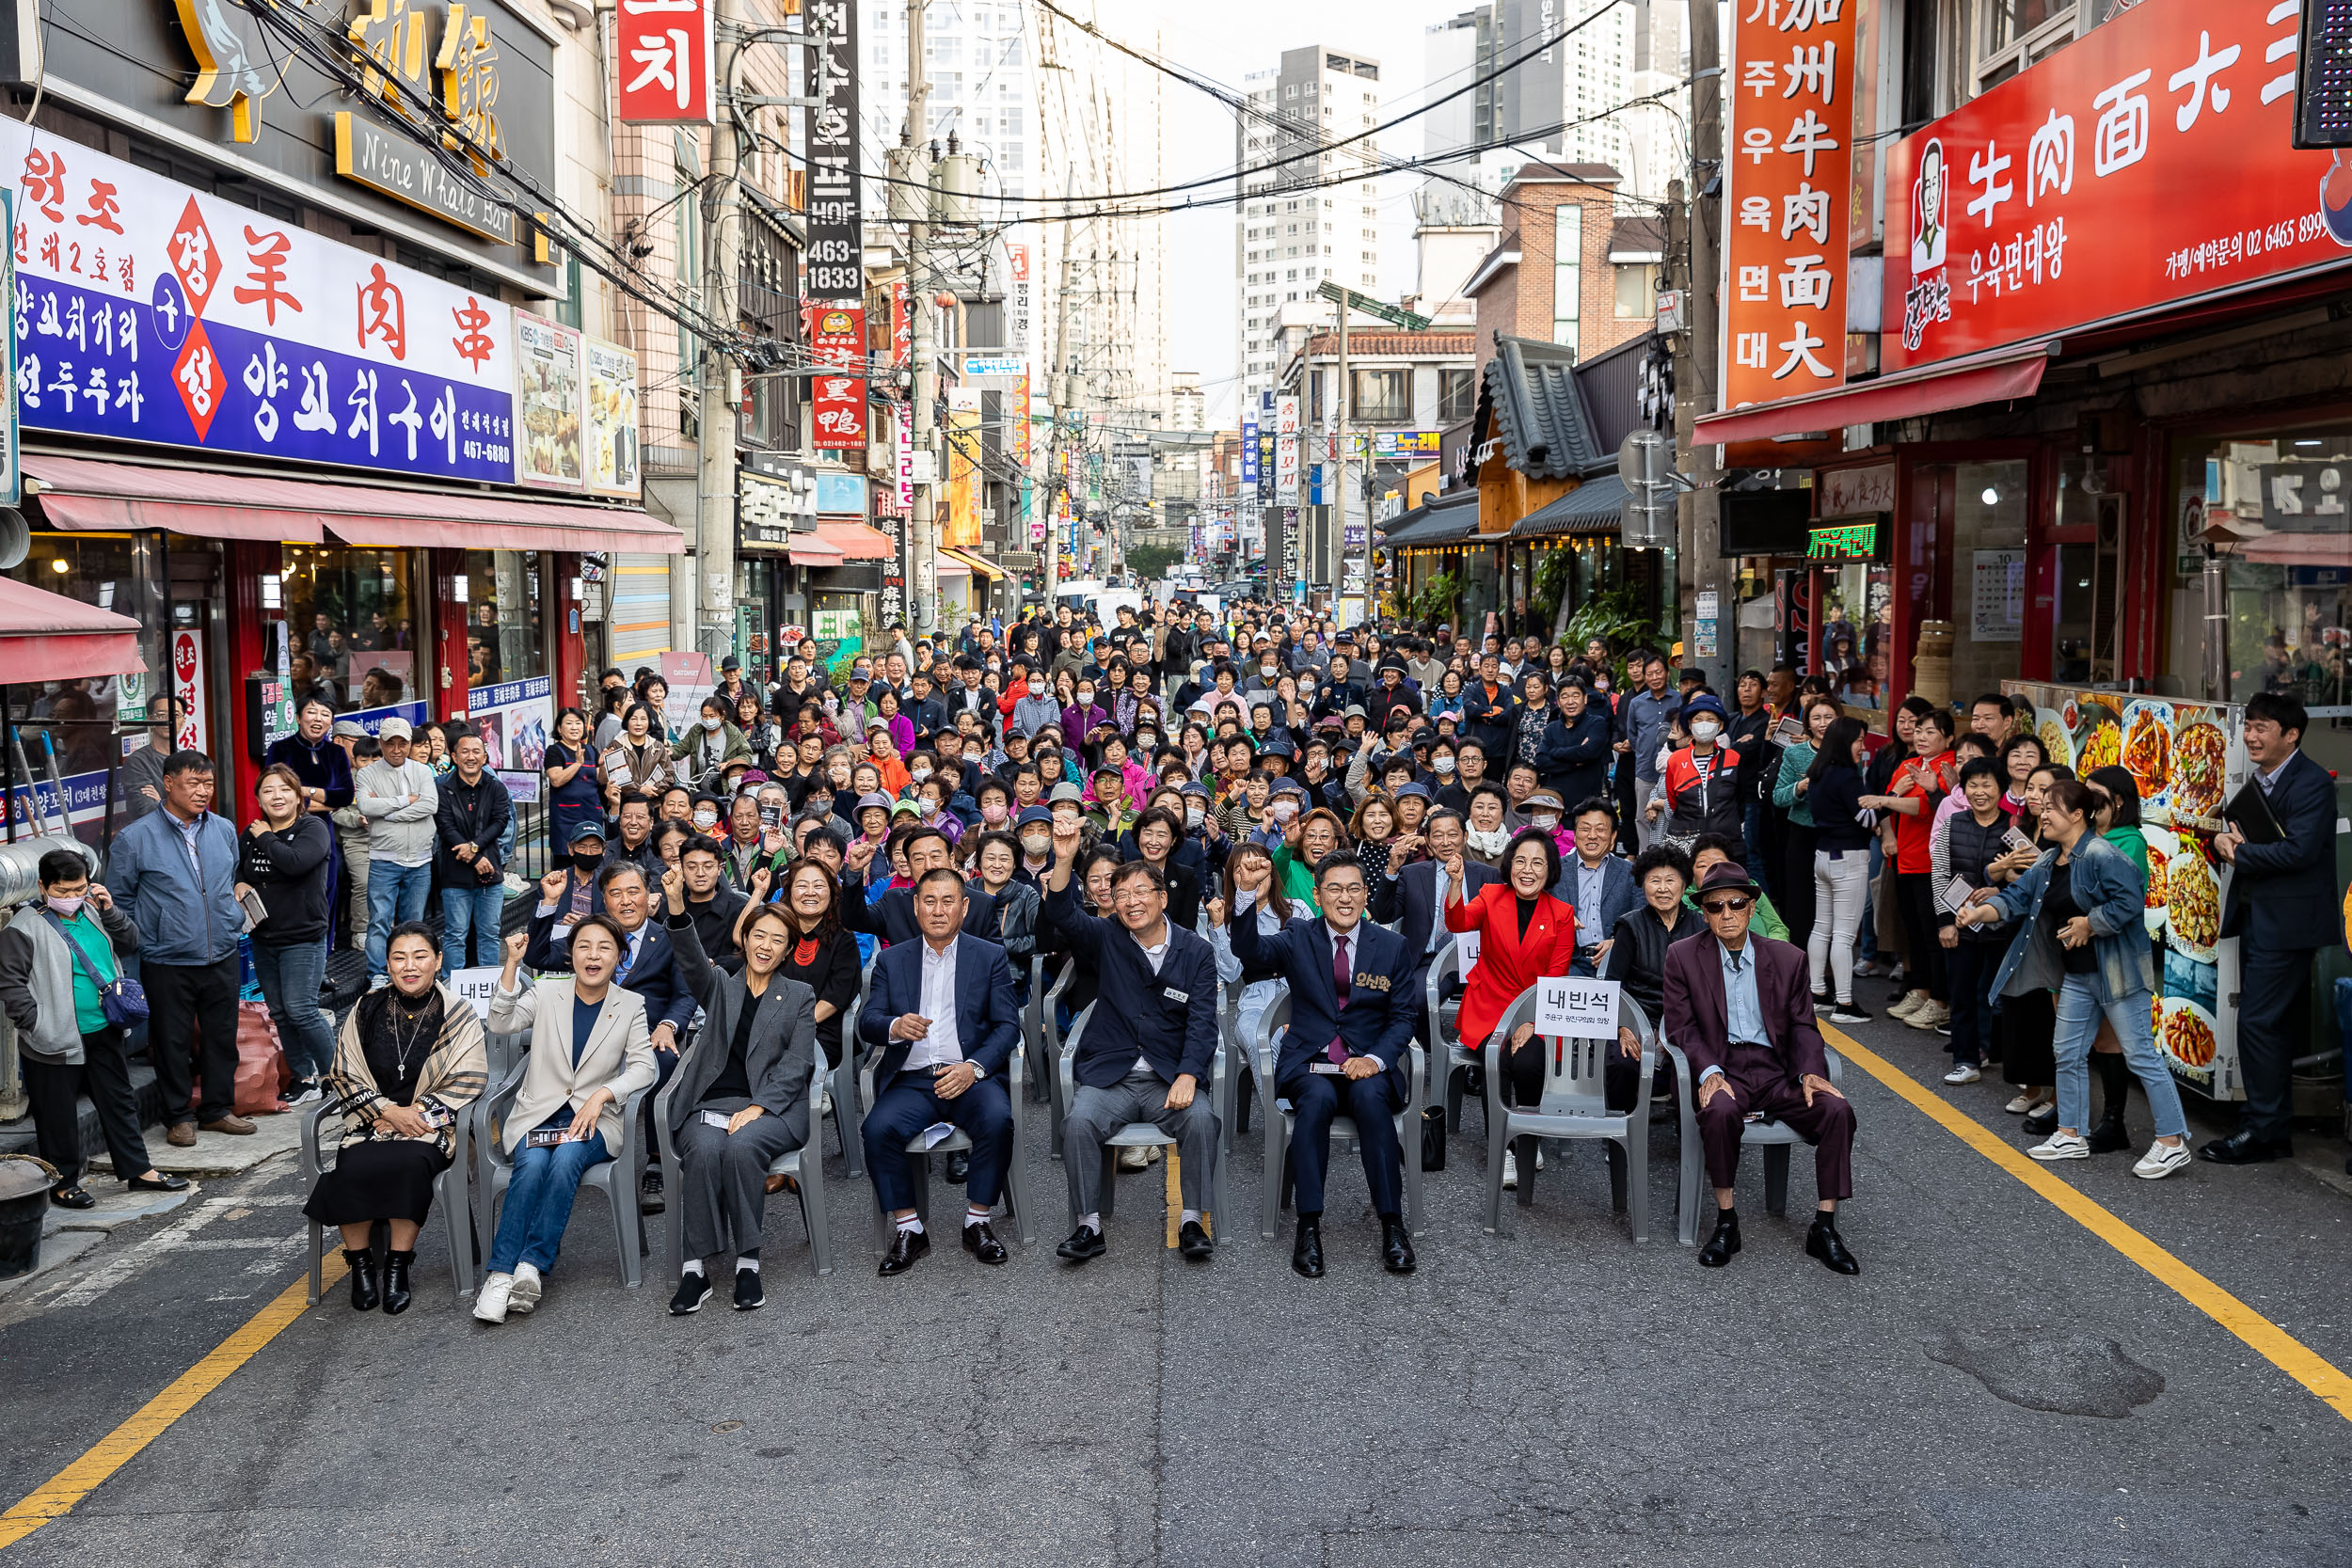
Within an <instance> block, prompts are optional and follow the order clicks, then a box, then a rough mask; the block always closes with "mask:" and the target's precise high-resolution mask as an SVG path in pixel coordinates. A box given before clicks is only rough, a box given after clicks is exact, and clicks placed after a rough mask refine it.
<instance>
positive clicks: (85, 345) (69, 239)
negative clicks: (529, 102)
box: [0, 120, 515, 484]
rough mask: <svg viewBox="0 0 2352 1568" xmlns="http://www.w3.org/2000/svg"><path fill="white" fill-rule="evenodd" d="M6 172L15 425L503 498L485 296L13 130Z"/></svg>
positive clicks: (26, 130) (495, 339) (503, 332)
mask: <svg viewBox="0 0 2352 1568" xmlns="http://www.w3.org/2000/svg"><path fill="white" fill-rule="evenodd" d="M0 167H5V168H6V170H7V171H8V177H9V178H10V180H11V181H12V182H13V184H14V189H15V220H16V221H15V225H14V229H13V231H12V233H11V234H10V236H9V240H10V245H11V247H12V249H13V252H14V255H15V261H16V287H15V293H14V298H13V300H12V301H11V305H12V308H13V312H14V324H13V325H14V331H15V335H16V353H17V376H16V396H17V410H18V417H19V420H20V421H21V422H22V424H23V425H24V428H25V429H27V430H44V431H53V432H56V433H57V434H60V435H69V436H103V437H106V438H108V439H113V440H121V441H142V442H148V443H151V444H154V445H160V446H168V447H181V448H198V449H202V450H204V451H220V452H237V453H242V454H244V455H247V456H254V457H278V458H289V459H294V460H296V461H300V462H308V463H320V464H332V465H335V466H338V467H351V468H368V469H375V470H378V471H381V472H386V473H396V474H411V475H420V476H424V477H430V478H437V479H460V480H478V481H486V482H489V483H501V484H506V483H514V480H515V439H514V436H515V432H514V383H515V371H514V347H513V342H512V318H511V312H510V311H509V310H508V309H507V307H505V306H504V305H501V303H499V301H498V300H497V299H495V298H493V297H489V296H486V295H483V294H479V293H473V292H471V291H469V290H467V289H464V288H460V287H457V286H455V285H453V284H449V283H444V282H441V281H440V280H438V279H437V278H431V277H425V276H424V275H423V274H421V273H418V272H412V271H410V270H408V269H407V268H405V267H402V266H399V265H397V264H395V263H393V262H390V261H384V260H382V259H381V258H378V257H376V256H373V255H370V254H369V253H367V252H365V251H361V250H358V249H357V248H355V247H353V246H350V245H341V244H338V243H336V242H335V241H332V240H328V239H325V238H322V237H321V236H318V235H315V234H311V233H309V232H307V231H305V230H303V229H302V227H301V226H300V225H298V224H294V223H287V222H283V221H281V220H279V219H278V218H273V217H268V216H265V215H263V214H260V213H257V212H254V211H252V210H251V209H249V208H245V207H239V206H235V205H233V204H232V203H230V202H227V201H224V200H221V199H219V198H216V197H213V196H210V195H203V194H199V193H198V192H196V191H193V190H191V189H190V188H189V187H187V186H185V185H182V184H179V183H177V182H173V181H170V180H167V179H164V178H162V177H160V176H158V175H153V174H150V173H148V172H147V171H146V170H144V169H139V168H135V167H133V166H131V165H129V164H126V163H122V162H119V160H116V159H113V158H109V157H107V156H105V155H104V154H103V153H100V152H94V151H92V150H89V149H88V148H86V147H84V146H82V145H81V144H80V143H78V142H72V141H67V140H65V139H63V138H61V137H59V136H57V135H55V134H54V133H47V132H41V133H36V132H35V131H34V130H33V129H32V128H31V127H30V126H27V125H24V124H21V123H19V122H16V121H13V120H0Z"/></svg>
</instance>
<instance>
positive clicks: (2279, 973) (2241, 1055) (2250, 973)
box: [2237, 942, 2312, 1139]
mask: <svg viewBox="0 0 2352 1568" xmlns="http://www.w3.org/2000/svg"><path fill="white" fill-rule="evenodd" d="M2242 945H2243V948H2244V953H2245V960H2244V966H2243V968H2242V970H2241V971H2240V974H2239V982H2238V1012H2237V1053H2238V1067H2239V1069H2240V1070H2241V1071H2243V1072H2244V1073H2245V1075H2246V1119H2245V1121H2244V1123H2243V1126H2244V1129H2245V1131H2247V1132H2251V1133H2253V1134H2254V1136H2256V1137H2258V1138H2271V1139H2279V1138H2284V1137H2285V1136H2286V1135H2287V1122H2288V1117H2289V1116H2290V1115H2291V1107H2292V1105H2293V1101H2294V1077H2295V1070H2294V1064H2295V1058H2296V1057H2297V1056H2299V1055H2301V1054H2302V1048H2301V1045H2300V1044H2299V1043H2298V1042H2301V1041H2305V1040H2308V1039H2310V1038H2311V1030H2310V1029H2309V1028H2296V1027H2295V1026H2294V1024H2295V1022H2296V1020H2298V1019H2308V1018H2309V1016H2310V1009H2309V1008H2308V1007H2307V1006H2305V1005H2304V1004H2305V1003H2306V1001H2307V1000H2308V998H2309V996H2310V993H2311V989H2312V950H2311V949H2310V948H2308V947H2290V948H2283V949H2282V948H2276V947H2271V948H2265V947H2260V946H2257V945H2256V944H2255V943H2253V942H2246V943H2244V944H2242Z"/></svg>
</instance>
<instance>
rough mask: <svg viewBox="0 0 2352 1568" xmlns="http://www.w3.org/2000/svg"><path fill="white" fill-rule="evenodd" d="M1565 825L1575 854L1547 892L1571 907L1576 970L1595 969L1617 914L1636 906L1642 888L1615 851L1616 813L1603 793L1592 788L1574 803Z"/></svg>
mask: <svg viewBox="0 0 2352 1568" xmlns="http://www.w3.org/2000/svg"><path fill="white" fill-rule="evenodd" d="M1568 820H1569V825H1570V826H1571V827H1572V828H1574V829H1575V831H1576V854H1575V855H1574V857H1572V858H1571V859H1569V860H1567V861H1565V862H1563V863H1561V866H1560V880H1559V881H1557V882H1556V883H1554V884H1553V885H1552V889H1551V895H1552V896H1553V897H1555V898H1557V899H1559V900H1561V901H1562V902H1563V903H1565V904H1570V905H1573V906H1574V907H1575V909H1576V962H1575V963H1574V964H1573V965H1571V966H1570V967H1571V968H1572V970H1573V971H1574V972H1575V973H1576V974H1598V973H1599V972H1600V961H1601V960H1602V959H1603V958H1607V957H1608V956H1609V952H1608V949H1609V943H1610V942H1612V941H1613V940H1614V939H1613V938H1612V937H1611V936H1610V934H1609V933H1610V932H1612V931H1613V930H1615V929H1616V928H1617V920H1618V917H1619V916H1621V915H1623V914H1625V913H1626V912H1627V911H1630V910H1635V909H1639V908H1640V907H1641V903H1642V890H1641V889H1640V888H1638V887H1635V886H1634V885H1633V867H1632V866H1631V865H1629V864H1628V863H1627V862H1626V858H1625V857H1624V856H1623V855H1620V854H1618V853H1617V816H1616V813H1615V812H1614V811H1613V810H1611V809H1610V805H1609V800H1608V798H1607V797H1606V796H1603V795H1601V794H1598V793H1597V792H1596V793H1595V794H1592V795H1590V796H1587V797H1586V798H1585V799H1584V800H1582V801H1581V802H1580V803H1579V804H1578V805H1577V806H1576V807H1575V808H1574V812H1573V814H1572V815H1571V816H1570V817H1569V819H1568Z"/></svg>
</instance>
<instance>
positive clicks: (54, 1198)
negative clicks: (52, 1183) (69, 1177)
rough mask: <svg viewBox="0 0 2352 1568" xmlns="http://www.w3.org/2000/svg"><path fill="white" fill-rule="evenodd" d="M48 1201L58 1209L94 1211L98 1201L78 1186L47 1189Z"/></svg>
mask: <svg viewBox="0 0 2352 1568" xmlns="http://www.w3.org/2000/svg"><path fill="white" fill-rule="evenodd" d="M49 1201H50V1202H52V1203H54V1204H56V1206H57V1207H58V1208H60V1209H95V1208H97V1207H98V1200H97V1199H96V1198H94V1197H92V1196H89V1194H88V1193H87V1192H85V1191H84V1190H83V1189H82V1188H81V1187H80V1186H78V1185H72V1184H69V1185H67V1186H63V1187H52V1188H50V1189H49Z"/></svg>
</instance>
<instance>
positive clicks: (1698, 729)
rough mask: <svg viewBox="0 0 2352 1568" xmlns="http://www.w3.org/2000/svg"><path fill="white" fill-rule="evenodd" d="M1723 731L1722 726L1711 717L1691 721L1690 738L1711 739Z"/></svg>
mask: <svg viewBox="0 0 2352 1568" xmlns="http://www.w3.org/2000/svg"><path fill="white" fill-rule="evenodd" d="M1723 733H1724V727H1723V726H1722V725H1721V724H1718V723H1717V722H1715V721H1713V720H1712V719H1693V720H1692V721H1691V738H1692V739H1693V740H1712V739H1714V738H1715V737H1716V736H1719V735H1721V734H1723Z"/></svg>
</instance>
